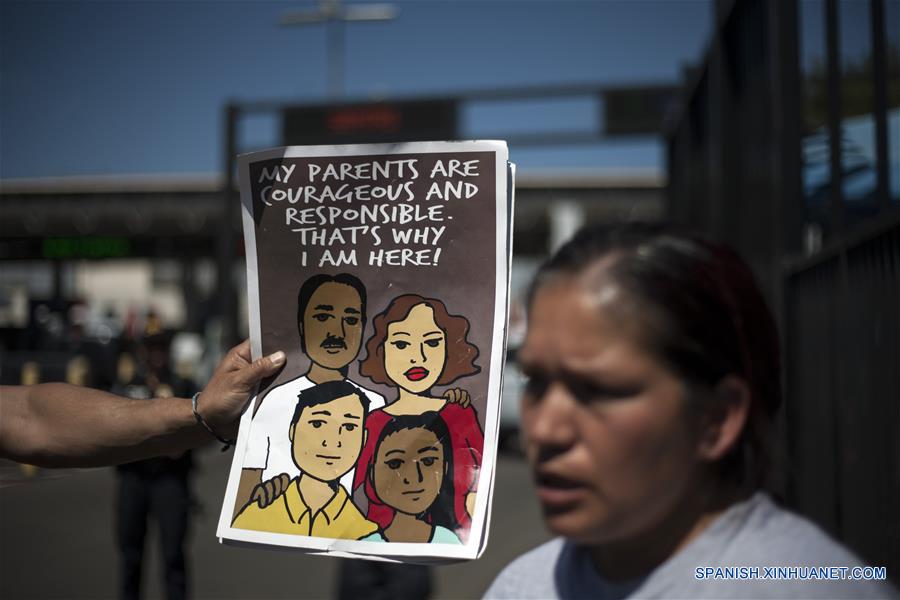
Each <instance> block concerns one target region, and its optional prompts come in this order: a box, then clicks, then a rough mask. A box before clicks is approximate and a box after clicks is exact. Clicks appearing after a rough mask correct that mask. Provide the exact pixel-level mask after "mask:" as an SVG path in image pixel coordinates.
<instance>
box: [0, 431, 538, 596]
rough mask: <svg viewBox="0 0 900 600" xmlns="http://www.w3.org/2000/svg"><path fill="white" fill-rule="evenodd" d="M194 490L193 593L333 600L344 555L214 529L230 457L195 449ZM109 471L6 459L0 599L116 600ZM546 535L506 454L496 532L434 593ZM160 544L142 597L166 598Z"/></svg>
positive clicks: (442, 573) (463, 585)
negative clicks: (269, 544)
mask: <svg viewBox="0 0 900 600" xmlns="http://www.w3.org/2000/svg"><path fill="white" fill-rule="evenodd" d="M197 458H198V463H199V468H198V470H196V471H195V477H194V483H193V486H194V493H195V496H196V497H197V498H198V500H199V501H200V503H201V504H202V507H201V509H200V510H199V511H198V512H197V513H196V514H195V515H194V519H193V522H192V525H191V527H192V529H191V533H190V538H189V557H190V561H191V564H190V586H191V587H190V590H191V596H192V597H193V598H210V599H231V598H234V599H238V598H253V599H266V598H330V597H332V596H333V590H334V589H335V580H336V577H337V567H338V564H339V562H338V560H337V559H334V558H329V557H315V556H305V555H302V554H298V553H296V552H291V551H272V550H258V549H247V548H236V547H233V546H224V545H220V544H219V543H218V540H217V539H216V537H215V526H216V521H217V519H218V514H219V509H220V507H221V498H222V495H223V494H224V491H225V482H226V479H227V474H228V468H229V466H230V460H231V453H227V454H221V453H219V452H218V450H217V449H215V448H207V449H204V450H201V451H200V452H198V457H197ZM114 489H115V471H114V470H113V469H90V470H69V471H38V473H37V474H36V475H34V476H32V477H24V476H22V474H21V471H20V469H19V465H15V464H13V463H10V462H8V461H2V462H0V598H4V599H9V600H18V599H25V598H67V599H69V598H72V599H74V598H112V597H114V596H115V590H116V570H117V556H116V550H115V546H114V540H113V528H112V524H113V497H114V496H113V492H114ZM546 539H548V534H547V533H546V532H545V530H544V528H543V526H542V524H541V520H540V511H539V508H538V505H537V501H536V499H535V497H534V494H533V492H532V488H531V483H530V480H529V477H528V473H527V469H526V466H525V464H524V462H523V460H522V459H521V458H520V457H518V456H514V455H501V458H500V460H499V463H498V468H497V481H496V486H495V492H494V507H493V513H492V518H491V529H490V538H489V542H488V547H487V550H486V551H485V553H484V555H483V556H482V558H481V559H479V560H477V561H467V562H464V563H458V564H454V565H450V566H443V567H436V568H435V569H434V572H435V587H436V590H435V594H434V597H435V598H478V597H480V596H481V594H483V593H484V591H485V590H486V589H487V587H488V585H490V582H491V581H492V579H493V577H494V576H495V575H496V574H497V572H498V571H499V570H500V569H501V568H502V567H503V565H505V564H506V563H508V562H509V561H510V560H511V559H512V558H514V557H515V556H517V555H518V554H520V553H521V552H523V551H525V550H527V549H529V548H532V547H534V546H536V545H537V544H539V543H540V542H542V541H544V540H546ZM158 554H159V548H158V546H157V541H156V536H155V532H154V531H153V526H152V525H151V534H150V539H149V541H148V547H147V551H146V554H145V575H144V590H145V597H147V598H159V597H161V591H160V590H161V585H160V583H161V582H160V568H159V560H158Z"/></svg>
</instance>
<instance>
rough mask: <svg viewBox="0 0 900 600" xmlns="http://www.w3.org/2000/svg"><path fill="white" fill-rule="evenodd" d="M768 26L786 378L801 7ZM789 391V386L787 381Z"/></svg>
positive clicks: (771, 11)
mask: <svg viewBox="0 0 900 600" xmlns="http://www.w3.org/2000/svg"><path fill="white" fill-rule="evenodd" d="M767 8H768V14H767V19H768V28H769V31H770V32H771V35H770V36H769V39H770V44H771V52H770V57H772V60H771V63H770V64H771V66H772V74H771V85H772V93H771V96H770V110H771V116H772V142H773V143H772V149H773V152H772V156H771V163H770V168H771V174H772V175H771V177H772V179H771V181H772V188H773V189H772V191H773V192H774V193H773V194H772V202H773V203H774V204H773V206H772V209H771V211H770V214H771V215H773V216H774V219H773V220H774V221H775V223H773V225H775V226H776V227H778V228H780V231H779V232H778V234H777V235H775V236H773V238H774V239H773V240H772V241H771V244H772V246H773V247H772V248H771V254H770V256H771V257H772V262H773V264H772V274H773V284H774V286H775V297H776V298H777V301H776V306H777V307H778V310H776V314H775V317H776V319H777V320H778V326H779V330H780V331H782V332H784V336H783V337H782V339H783V340H784V346H783V353H782V356H784V357H785V358H786V360H785V366H786V369H785V375H787V372H788V370H789V369H790V368H791V367H792V366H793V365H791V364H789V361H790V358H791V356H792V354H791V352H790V347H789V344H790V343H791V342H792V341H793V340H791V338H790V336H789V335H788V332H789V331H791V330H792V329H791V327H790V324H789V323H788V313H789V310H790V308H789V307H790V301H791V298H790V294H791V291H792V290H791V283H792V281H791V279H790V277H789V275H788V274H786V273H785V272H784V270H783V269H782V268H781V265H782V264H783V261H784V258H785V257H787V256H797V255H798V254H799V253H800V239H801V233H800V232H801V229H802V220H803V208H804V202H805V198H804V196H803V185H802V181H801V173H802V171H803V150H802V139H801V138H802V124H803V119H804V115H803V104H802V102H801V100H800V99H801V89H800V51H799V45H798V32H799V26H798V25H799V24H798V20H799V15H798V12H799V6H798V3H797V0H770V1H769V2H768V6H767ZM785 389H787V382H785ZM788 418H789V412H788V409H787V402H785V403H782V406H781V408H780V409H779V413H778V415H777V417H776V427H777V432H778V433H777V437H776V440H777V441H776V444H777V449H776V450H777V453H778V454H777V456H778V457H779V459H780V461H776V464H779V465H786V464H788V463H787V457H788V456H789V455H790V448H791V440H790V438H789V435H790V432H791V427H790V424H789V423H788ZM790 482H791V478H790V477H789V474H788V472H787V470H786V469H785V468H782V469H780V470H779V471H778V472H777V473H774V474H773V476H772V480H771V481H770V485H772V486H773V488H774V489H775V490H776V491H778V492H781V493H784V494H788V493H792V492H794V490H790V489H789V485H790Z"/></svg>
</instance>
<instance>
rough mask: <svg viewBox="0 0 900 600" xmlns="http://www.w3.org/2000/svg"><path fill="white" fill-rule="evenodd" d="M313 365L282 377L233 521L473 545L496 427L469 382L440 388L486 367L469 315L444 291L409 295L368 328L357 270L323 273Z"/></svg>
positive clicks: (310, 350) (304, 320) (308, 341)
mask: <svg viewBox="0 0 900 600" xmlns="http://www.w3.org/2000/svg"><path fill="white" fill-rule="evenodd" d="M297 326H298V330H299V333H300V343H301V349H302V350H303V351H304V352H305V353H306V355H307V356H308V357H309V359H310V368H309V370H308V371H307V373H306V374H304V375H302V376H300V377H297V378H296V379H293V380H291V381H288V382H286V383H283V384H281V385H279V386H277V387H275V388H273V389H272V390H271V391H269V393H268V394H267V395H266V396H265V398H264V399H263V401H262V403H261V404H260V405H259V408H258V410H257V412H256V414H255V415H254V416H253V419H252V422H251V429H250V440H249V444H248V447H247V452H246V454H245V457H244V463H243V468H242V471H241V479H240V485H239V487H238V497H237V501H236V505H235V513H234V519H233V522H232V526H233V527H236V528H240V529H252V530H257V531H267V532H275V533H288V534H295V535H307V536H316V537H328V538H340V539H353V540H363V541H371V542H408V543H409V542H411V543H439V544H441V543H443V544H460V543H463V542H464V541H465V540H466V538H467V536H468V532H469V529H470V527H471V521H472V514H473V512H474V507H475V497H476V485H477V479H478V472H479V470H480V468H481V459H482V451H483V446H484V435H483V433H482V430H481V426H480V424H479V421H478V415H477V414H476V412H475V409H474V407H472V406H471V405H470V404H469V396H468V393H467V392H466V391H464V390H462V389H459V388H453V389H450V390H448V391H447V392H446V393H445V394H444V395H443V396H436V395H434V393H433V392H432V390H433V388H435V387H437V386H442V387H443V386H448V385H450V384H451V383H454V382H456V381H457V380H459V379H461V378H464V377H467V376H470V375H474V374H476V373H478V372H480V367H478V366H477V365H476V364H475V360H476V359H477V357H478V354H479V351H478V348H477V347H476V346H474V345H473V344H472V343H470V342H469V341H468V334H469V322H468V320H467V319H466V318H465V317H462V316H458V315H452V314H450V313H449V312H448V310H447V307H446V306H445V305H444V303H443V302H442V301H441V300H438V299H435V298H425V297H422V296H418V295H415V294H405V295H401V296H398V297H396V298H394V299H393V300H391V301H390V303H389V304H388V306H387V307H386V308H385V309H384V311H382V312H381V313H380V314H378V315H377V316H376V317H375V318H374V320H373V330H374V331H373V334H372V336H371V338H370V339H369V340H368V341H367V342H366V344H365V347H366V357H365V359H364V360H362V362H361V363H360V368H359V372H360V374H361V375H363V376H365V377H367V378H369V379H370V380H371V381H373V382H375V383H378V384H382V385H386V386H389V387H390V388H392V389H393V390H394V392H395V393H392V394H389V396H393V397H392V398H389V400H388V402H387V403H386V402H385V398H384V397H382V396H381V395H380V394H378V393H376V392H374V391H372V390H369V389H366V388H365V387H363V386H361V385H360V384H358V383H357V382H354V381H351V380H350V379H348V378H347V373H348V370H347V367H348V365H349V364H350V363H351V362H352V361H353V360H355V359H356V356H357V354H358V353H359V350H360V347H361V346H362V336H363V332H364V331H365V326H366V290H365V287H364V286H363V284H362V282H361V281H360V280H359V279H358V278H356V277H355V276H353V275H350V274H346V273H342V274H339V275H327V274H319V275H315V276H313V277H310V278H309V279H307V280H306V281H305V282H304V283H303V285H302V286H301V288H300V291H299V293H298V298H297Z"/></svg>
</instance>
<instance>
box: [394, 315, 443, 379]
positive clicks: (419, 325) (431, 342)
mask: <svg viewBox="0 0 900 600" xmlns="http://www.w3.org/2000/svg"><path fill="white" fill-rule="evenodd" d="M446 359H447V340H446V335H445V334H444V332H443V331H442V330H441V328H440V327H438V325H437V323H435V321H434V310H432V308H431V307H430V306H428V305H427V304H417V305H415V306H413V307H412V310H410V311H409V314H408V315H407V316H406V318H405V319H403V320H402V321H394V322H393V323H390V324H389V325H388V328H387V337H386V338H385V340H384V370H385V371H386V372H387V374H388V377H390V378H391V381H393V382H394V383H396V384H397V385H398V386H400V387H401V388H403V389H405V390H407V391H409V392H412V393H414V394H420V393H423V392H427V391H428V390H430V389H431V387H432V386H433V385H434V384H435V383H437V380H438V379H440V377H441V373H442V372H443V371H444V364H445V362H446Z"/></svg>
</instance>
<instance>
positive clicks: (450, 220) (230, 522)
mask: <svg viewBox="0 0 900 600" xmlns="http://www.w3.org/2000/svg"><path fill="white" fill-rule="evenodd" d="M238 169H239V180H240V182H241V203H242V207H243V222H244V238H245V247H246V256H247V284H248V295H249V298H248V300H249V302H248V305H249V311H248V312H249V318H250V337H251V344H252V351H253V356H254V358H256V357H259V356H262V355H265V354H269V353H271V352H274V351H276V350H283V351H284V352H285V353H286V354H287V364H286V366H285V368H284V370H283V371H282V372H281V373H280V374H279V375H278V376H277V377H276V378H274V380H272V381H269V382H265V384H264V385H263V386H261V387H260V389H259V390H258V393H257V394H256V396H255V397H254V398H253V400H252V402H251V405H250V408H248V410H247V411H246V412H245V413H244V415H243V417H242V419H241V426H240V432H239V435H238V440H237V444H236V448H235V454H234V459H233V463H232V467H231V472H230V476H229V480H228V486H227V489H226V494H225V498H224V502H223V507H222V512H221V515H220V519H219V526H218V536H219V537H220V539H222V540H223V541H227V542H230V543H243V544H247V543H249V544H263V545H267V546H286V547H292V548H298V549H303V550H305V551H307V552H319V553H332V554H336V555H341V556H349V555H355V556H360V557H366V558H373V559H380V560H408V561H416V562H429V561H444V560H459V559H472V558H477V557H478V556H479V555H480V554H481V552H482V551H483V549H484V546H485V544H486V541H487V530H488V522H489V517H490V501H491V497H492V493H493V481H494V465H495V462H496V447H497V426H498V415H499V403H500V390H501V374H502V366H503V362H504V351H505V335H506V324H507V310H508V287H509V260H510V256H511V238H510V222H511V213H512V205H513V203H512V177H513V173H514V171H513V169H512V166H511V165H510V164H509V163H508V155H507V149H506V145H505V143H503V142H495V141H473V142H416V143H406V144H392V145H357V146H295V147H288V148H278V149H273V150H266V151H262V152H256V153H252V154H247V155H243V156H241V157H239V161H238Z"/></svg>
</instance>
